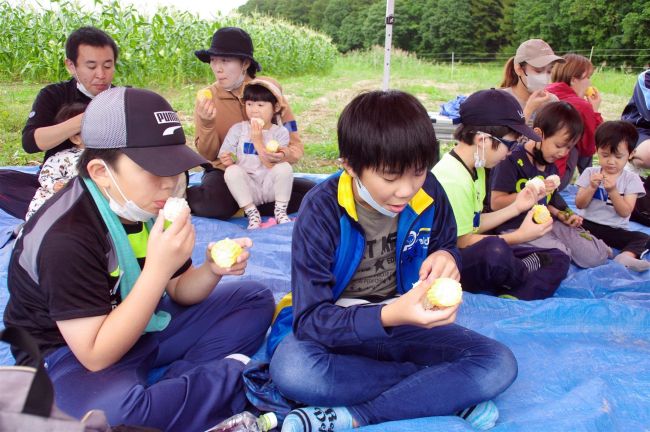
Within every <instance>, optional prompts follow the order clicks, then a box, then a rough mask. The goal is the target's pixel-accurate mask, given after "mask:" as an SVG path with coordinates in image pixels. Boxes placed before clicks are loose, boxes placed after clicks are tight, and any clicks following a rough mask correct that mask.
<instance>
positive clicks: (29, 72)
mask: <svg viewBox="0 0 650 432" xmlns="http://www.w3.org/2000/svg"><path fill="white" fill-rule="evenodd" d="M86 25H93V26H95V27H98V28H101V29H102V30H104V31H106V32H107V33H108V34H110V35H111V36H112V37H113V39H115V42H116V43H117V45H118V47H119V49H120V54H119V58H118V62H117V71H118V72H117V73H116V84H131V85H136V86H143V85H147V84H149V85H150V84H152V83H157V84H160V85H165V84H178V83H187V82H209V81H212V80H213V79H214V76H213V74H212V71H211V70H210V68H209V67H207V65H205V64H204V63H201V62H200V61H199V60H198V59H197V58H196V57H195V56H194V51H195V50H197V49H206V48H208V47H209V46H210V41H211V39H212V34H213V33H214V32H215V31H216V30H217V29H219V28H221V27H226V26H237V27H241V28H243V29H244V30H246V31H247V32H248V33H249V34H250V35H251V38H252V39H253V44H254V47H255V59H256V60H257V61H258V62H259V63H260V64H261V65H262V68H263V69H262V74H264V75H274V76H279V77H282V76H289V75H294V76H295V75H302V74H309V73H326V72H328V71H329V70H330V69H331V68H332V66H333V65H334V61H335V58H336V56H337V50H336V48H335V47H334V45H333V44H332V42H331V40H330V39H329V37H327V36H324V35H322V34H319V33H316V32H314V31H312V30H310V29H307V28H304V27H298V26H295V25H291V24H289V23H287V22H285V21H283V20H281V19H277V18H270V17H268V16H252V17H251V16H247V17H244V16H227V17H217V18H216V19H215V20H214V21H212V20H211V21H209V20H205V19H201V18H199V17H198V15H195V14H193V13H190V12H185V11H178V10H176V9H173V8H167V7H162V8H159V9H158V10H157V11H156V12H155V13H154V14H153V15H146V14H143V13H141V12H139V11H138V10H137V9H136V8H135V7H133V6H132V5H127V4H120V3H118V2H117V1H112V2H108V1H102V0H97V1H96V3H95V8H94V10H87V9H84V8H82V7H81V6H79V5H78V4H76V3H74V2H70V1H67V0H62V1H59V2H56V3H55V4H53V6H52V7H51V8H49V9H48V8H39V9H36V8H33V7H29V6H16V7H14V6H11V5H9V4H8V3H7V2H6V1H2V0H0V29H2V30H1V31H0V81H5V82H6V81H27V82H55V81H59V80H62V79H66V78H67V77H68V73H67V71H66V70H65V67H64V63H63V60H64V58H65V50H64V45H65V40H66V38H67V36H68V35H69V34H70V33H71V32H72V31H73V30H75V29H77V28H79V27H81V26H86Z"/></svg>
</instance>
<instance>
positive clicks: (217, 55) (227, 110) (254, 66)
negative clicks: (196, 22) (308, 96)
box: [187, 27, 314, 219]
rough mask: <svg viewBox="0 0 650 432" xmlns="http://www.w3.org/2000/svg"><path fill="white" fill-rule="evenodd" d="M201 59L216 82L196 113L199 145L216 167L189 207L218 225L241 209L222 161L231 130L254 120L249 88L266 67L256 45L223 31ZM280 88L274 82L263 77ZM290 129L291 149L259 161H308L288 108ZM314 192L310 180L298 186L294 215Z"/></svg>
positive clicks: (263, 209) (270, 206)
mask: <svg viewBox="0 0 650 432" xmlns="http://www.w3.org/2000/svg"><path fill="white" fill-rule="evenodd" d="M194 54H195V55H196V57H197V58H198V59H199V60H201V61H202V62H204V63H208V64H209V65H210V68H211V69H212V72H213V73H214V77H215V82H214V83H213V84H212V85H210V86H209V87H206V88H205V89H203V90H201V91H200V92H199V95H197V100H196V104H195V107H194V125H195V127H196V132H195V138H194V144H195V145H196V148H197V150H198V151H199V153H200V154H201V155H202V156H203V157H205V158H206V159H207V160H209V161H210V162H211V163H212V166H209V167H208V168H206V171H205V173H204V175H203V178H202V180H201V184H200V185H199V186H195V187H191V188H189V189H188V190H187V201H188V203H189V205H190V208H191V209H192V213H194V214H196V215H198V216H204V217H211V218H216V219H228V218H230V217H231V216H232V215H233V214H235V213H236V212H237V210H238V209H239V205H238V204H237V201H235V199H234V198H233V196H232V195H231V194H230V191H229V190H228V186H226V182H225V180H224V169H225V166H224V164H223V163H222V162H221V160H220V159H219V157H218V154H219V150H220V148H221V144H222V143H223V140H224V138H225V137H226V134H227V133H228V130H230V127H231V126H233V125H235V124H236V123H239V122H242V121H247V120H250V119H249V118H248V116H247V115H246V110H245V108H244V102H243V100H242V96H243V89H244V86H245V84H247V83H248V82H249V81H251V80H252V79H253V78H255V76H256V74H257V72H259V71H260V70H262V67H261V66H260V65H259V63H257V61H255V58H254V57H253V41H252V40H251V37H250V36H249V35H248V33H246V32H245V31H244V30H242V29H240V28H238V27H222V28H220V29H219V30H217V31H216V32H215V33H214V35H213V36H212V43H211V45H210V48H208V49H205V50H198V51H195V52H194ZM260 78H264V79H265V80H267V81H270V82H272V83H273V84H275V85H276V86H277V87H278V88H280V89H281V87H280V85H279V84H278V83H277V82H276V81H275V80H273V79H272V78H269V77H260ZM282 121H283V122H284V124H283V125H282V126H284V127H285V128H286V129H287V130H288V131H289V145H288V146H286V147H282V148H280V149H279V151H277V152H275V153H271V152H266V151H262V154H260V155H259V157H260V159H261V160H262V162H263V163H264V164H265V165H269V166H271V167H272V166H274V165H276V164H279V163H282V162H288V163H290V164H294V163H296V162H297V161H298V160H300V158H301V157H302V155H303V152H304V146H303V144H302V142H301V140H300V135H299V134H298V127H297V124H296V118H295V116H294V115H293V112H292V111H291V107H290V106H289V105H288V104H287V106H286V108H285V109H284V111H283V114H282ZM313 186H314V183H313V182H311V181H309V180H305V179H296V178H294V180H293V187H292V192H291V199H290V200H289V206H288V209H287V212H288V213H293V212H296V211H298V208H299V207H300V202H301V201H302V197H303V196H304V195H305V194H306V193H307V191H309V189H311V188H312V187H313ZM273 210H274V203H266V204H264V205H261V206H260V207H259V211H260V213H261V214H262V215H267V214H268V215H273Z"/></svg>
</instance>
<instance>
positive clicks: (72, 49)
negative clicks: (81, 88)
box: [65, 26, 119, 66]
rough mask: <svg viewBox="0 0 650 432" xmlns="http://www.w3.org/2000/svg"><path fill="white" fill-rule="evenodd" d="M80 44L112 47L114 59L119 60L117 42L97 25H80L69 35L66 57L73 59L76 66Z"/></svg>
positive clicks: (66, 43) (66, 44)
mask: <svg viewBox="0 0 650 432" xmlns="http://www.w3.org/2000/svg"><path fill="white" fill-rule="evenodd" d="M79 45H89V46H91V47H95V48H101V47H105V46H108V47H111V49H112V50H113V57H114V60H115V61H117V55H118V52H119V50H118V48H117V44H116V43H115V41H114V40H113V38H112V37H110V36H109V35H108V34H107V33H106V32H104V31H102V30H100V29H98V28H96V27H90V26H88V27H80V28H78V29H77V30H75V31H73V32H72V33H70V36H68V40H67V41H66V42H65V57H66V58H67V59H70V60H72V63H74V65H75V66H76V65H77V57H79Z"/></svg>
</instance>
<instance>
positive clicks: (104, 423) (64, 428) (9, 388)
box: [0, 327, 159, 432]
mask: <svg viewBox="0 0 650 432" xmlns="http://www.w3.org/2000/svg"><path fill="white" fill-rule="evenodd" d="M0 341H3V342H6V343H8V344H11V345H13V346H15V347H17V348H19V349H20V350H22V351H24V352H25V353H27V355H28V356H29V357H30V359H31V361H32V364H33V366H34V367H29V366H1V367H0V432H5V431H7V432H9V431H11V432H16V431H29V432H31V431H48V432H156V431H159V430H158V429H153V428H147V427H139V426H125V425H120V426H115V427H113V428H111V427H110V426H109V424H108V420H107V419H106V415H105V414H104V412H103V411H101V410H91V411H88V412H87V413H86V415H85V416H84V417H83V418H82V419H81V420H77V419H76V418H74V417H71V416H69V415H67V414H66V413H64V412H63V411H61V410H60V409H59V408H58V407H57V406H56V405H55V404H54V387H53V386H52V381H50V377H49V376H48V375H47V371H46V370H45V366H44V365H43V357H42V356H41V352H40V350H39V349H38V345H36V342H35V341H34V339H33V338H32V337H31V336H30V334H29V333H27V332H26V331H25V330H23V329H20V328H15V327H9V328H6V329H4V330H2V331H0Z"/></svg>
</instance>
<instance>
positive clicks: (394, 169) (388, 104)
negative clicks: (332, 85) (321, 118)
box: [337, 90, 438, 175]
mask: <svg viewBox="0 0 650 432" xmlns="http://www.w3.org/2000/svg"><path fill="white" fill-rule="evenodd" d="M337 132H338V143H339V156H340V157H341V158H343V159H345V161H346V162H347V164H348V165H349V166H350V168H352V170H354V172H355V173H357V175H361V173H362V172H363V170H364V169H374V170H378V171H380V170H381V171H384V172H387V173H391V174H398V175H402V174H404V173H405V172H406V171H407V170H409V169H411V168H414V169H415V170H416V171H423V170H427V171H428V170H430V169H431V168H432V167H433V165H434V164H435V163H436V162H437V161H438V140H437V139H436V133H435V131H434V129H433V124H432V123H431V119H430V118H429V114H427V110H426V109H425V108H424V106H422V104H421V103H420V101H418V100H417V99H416V98H415V97H414V96H412V95H410V94H408V93H405V92H402V91H398V90H388V91H372V92H367V93H362V94H360V95H358V96H357V97H355V98H354V99H353V100H352V102H350V103H349V104H348V105H347V106H346V107H345V108H344V109H343V112H342V113H341V115H340V117H339V120H338V124H337Z"/></svg>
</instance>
